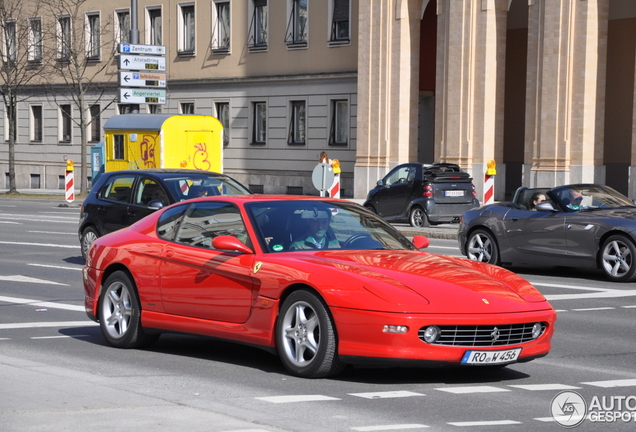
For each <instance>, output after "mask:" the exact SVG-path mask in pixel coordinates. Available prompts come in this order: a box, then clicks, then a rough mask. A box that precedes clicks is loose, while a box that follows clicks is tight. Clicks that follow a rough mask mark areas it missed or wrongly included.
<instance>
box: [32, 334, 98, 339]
mask: <svg viewBox="0 0 636 432" xmlns="http://www.w3.org/2000/svg"><path fill="white" fill-rule="evenodd" d="M86 337H90V336H88V335H73V336H69V335H63V336H31V337H30V338H29V339H66V338H86Z"/></svg>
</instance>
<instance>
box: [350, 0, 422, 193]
mask: <svg viewBox="0 0 636 432" xmlns="http://www.w3.org/2000/svg"><path fill="white" fill-rule="evenodd" d="M390 5H391V6H387V2H386V0H365V1H361V2H360V3H359V9H360V10H359V21H360V24H359V38H358V113H357V121H358V125H357V131H358V136H357V142H356V146H357V147H356V163H355V168H354V177H355V179H354V183H355V184H354V196H355V198H364V197H366V194H367V192H368V191H369V190H370V189H371V188H372V187H374V186H375V183H376V182H377V180H379V179H380V178H382V177H383V176H384V175H385V174H386V173H387V172H388V171H389V169H391V168H392V167H394V166H396V165H398V164H399V163H403V162H410V161H414V160H417V138H418V136H417V115H418V83H419V39H420V33H419V29H420V19H421V10H420V9H421V0H396V1H392V2H390Z"/></svg>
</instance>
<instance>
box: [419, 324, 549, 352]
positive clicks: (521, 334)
mask: <svg viewBox="0 0 636 432" xmlns="http://www.w3.org/2000/svg"><path fill="white" fill-rule="evenodd" d="M535 324H537V323H535V322H531V323H524V324H502V325H499V324H498V325H440V326H435V327H437V328H438V329H439V335H438V336H437V338H436V339H435V341H434V342H428V343H432V344H433V345H446V346H464V347H483V346H503V345H516V344H520V343H524V342H530V341H532V340H535V339H536V338H537V337H538V336H540V335H542V334H543V332H544V331H545V328H546V323H540V324H541V331H540V332H539V334H538V335H537V334H536V333H535V335H533V333H532V329H533V327H534V325H535ZM429 327H431V326H425V327H422V328H421V329H420V330H419V331H418V336H419V338H420V339H421V340H422V341H424V342H426V341H425V339H424V333H425V331H426V329H427V328H429ZM535 331H536V330H535Z"/></svg>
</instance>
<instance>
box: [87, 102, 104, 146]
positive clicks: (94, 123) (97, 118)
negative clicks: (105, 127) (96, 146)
mask: <svg viewBox="0 0 636 432" xmlns="http://www.w3.org/2000/svg"><path fill="white" fill-rule="evenodd" d="M101 112H102V110H101V108H100V106H99V105H91V107H90V115H91V135H90V137H91V141H93V142H99V141H100V139H101V137H102V125H101Z"/></svg>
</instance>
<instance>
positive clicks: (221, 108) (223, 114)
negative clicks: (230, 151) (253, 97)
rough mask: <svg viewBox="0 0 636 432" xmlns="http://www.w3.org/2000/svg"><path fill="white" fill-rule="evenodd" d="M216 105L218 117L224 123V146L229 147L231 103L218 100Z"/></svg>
mask: <svg viewBox="0 0 636 432" xmlns="http://www.w3.org/2000/svg"><path fill="white" fill-rule="evenodd" d="M215 107H216V118H217V119H219V121H220V122H221V125H223V146H224V147H227V146H228V145H229V144H230V104H229V103H228V102H217V103H216V104H215Z"/></svg>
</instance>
